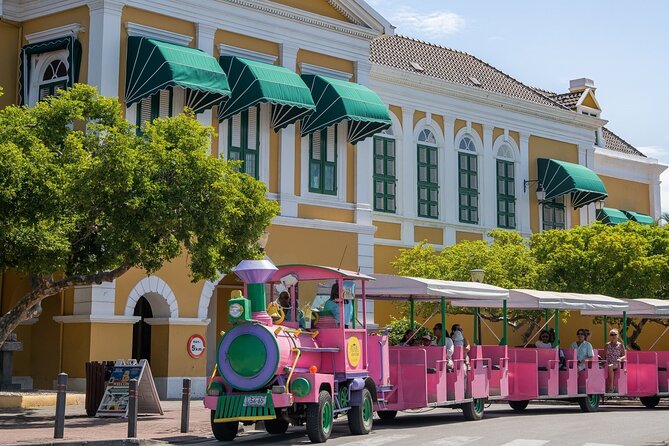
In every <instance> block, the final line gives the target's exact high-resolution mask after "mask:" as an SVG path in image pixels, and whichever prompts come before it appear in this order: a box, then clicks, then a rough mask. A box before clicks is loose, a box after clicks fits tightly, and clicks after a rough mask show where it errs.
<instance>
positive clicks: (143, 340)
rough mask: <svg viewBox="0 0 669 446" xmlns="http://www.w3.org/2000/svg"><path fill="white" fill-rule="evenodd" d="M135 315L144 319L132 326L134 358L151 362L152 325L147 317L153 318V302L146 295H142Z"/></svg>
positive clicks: (136, 306)
mask: <svg viewBox="0 0 669 446" xmlns="http://www.w3.org/2000/svg"><path fill="white" fill-rule="evenodd" d="M133 316H139V317H141V318H142V319H141V320H140V321H139V322H137V323H135V325H133V327H132V357H133V359H137V360H138V361H139V360H140V359H146V360H147V361H149V362H151V325H149V324H148V323H147V322H146V319H151V318H153V311H152V310H151V303H149V301H148V299H147V298H146V297H145V296H142V297H140V298H139V300H138V301H137V304H136V305H135V311H134V313H133Z"/></svg>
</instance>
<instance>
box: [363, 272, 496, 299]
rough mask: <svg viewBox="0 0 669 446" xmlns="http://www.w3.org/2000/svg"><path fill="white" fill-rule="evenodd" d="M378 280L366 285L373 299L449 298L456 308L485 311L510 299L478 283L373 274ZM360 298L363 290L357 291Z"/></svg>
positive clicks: (368, 294) (486, 285)
mask: <svg viewBox="0 0 669 446" xmlns="http://www.w3.org/2000/svg"><path fill="white" fill-rule="evenodd" d="M372 277H374V278H375V279H376V280H374V281H373V282H372V281H370V282H366V283H365V294H366V295H367V298H369V299H377V300H378V299H388V300H403V299H407V300H408V299H410V298H411V299H414V300H423V301H436V300H440V299H441V298H442V297H444V298H446V300H447V301H448V302H451V303H452V304H453V305H456V306H462V307H464V306H467V307H485V306H488V305H487V303H488V302H494V305H493V306H501V305H502V301H503V300H504V299H506V298H508V296H509V292H508V291H507V290H505V289H504V288H499V287H496V286H493V285H488V284H485V283H476V282H456V281H450V280H436V279H423V278H420V277H405V276H394V275H389V274H372ZM356 292H358V294H359V293H360V292H361V289H356Z"/></svg>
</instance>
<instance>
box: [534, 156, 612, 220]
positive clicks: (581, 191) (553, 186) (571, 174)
mask: <svg viewBox="0 0 669 446" xmlns="http://www.w3.org/2000/svg"><path fill="white" fill-rule="evenodd" d="M537 164H538V167H539V181H540V183H541V187H543V189H544V191H546V200H551V199H553V198H556V197H560V196H562V195H566V194H571V205H572V206H573V207H574V208H576V209H577V208H580V207H582V206H585V205H587V204H590V203H594V202H595V201H599V200H603V199H604V198H606V197H608V193H607V192H606V187H604V183H603V182H602V180H601V179H600V178H599V177H598V176H597V174H596V173H595V172H593V171H592V170H590V169H588V168H587V167H585V166H581V165H580V164H574V163H568V162H566V161H560V160H554V159H547V158H539V159H537Z"/></svg>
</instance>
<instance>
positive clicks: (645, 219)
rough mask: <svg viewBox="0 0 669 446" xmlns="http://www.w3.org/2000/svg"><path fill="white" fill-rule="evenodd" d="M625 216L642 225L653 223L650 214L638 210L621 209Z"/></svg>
mask: <svg viewBox="0 0 669 446" xmlns="http://www.w3.org/2000/svg"><path fill="white" fill-rule="evenodd" d="M623 212H624V213H625V215H626V216H627V218H629V219H630V220H632V221H635V222H637V223H641V224H642V225H652V224H653V223H655V220H653V217H651V216H650V215H646V214H641V213H639V212H634V211H623Z"/></svg>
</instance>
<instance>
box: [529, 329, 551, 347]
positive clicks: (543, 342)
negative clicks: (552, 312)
mask: <svg viewBox="0 0 669 446" xmlns="http://www.w3.org/2000/svg"><path fill="white" fill-rule="evenodd" d="M534 346H535V347H536V348H553V344H551V335H550V333H548V330H542V331H541V333H540V334H539V340H538V341H537V342H535V343H534Z"/></svg>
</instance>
